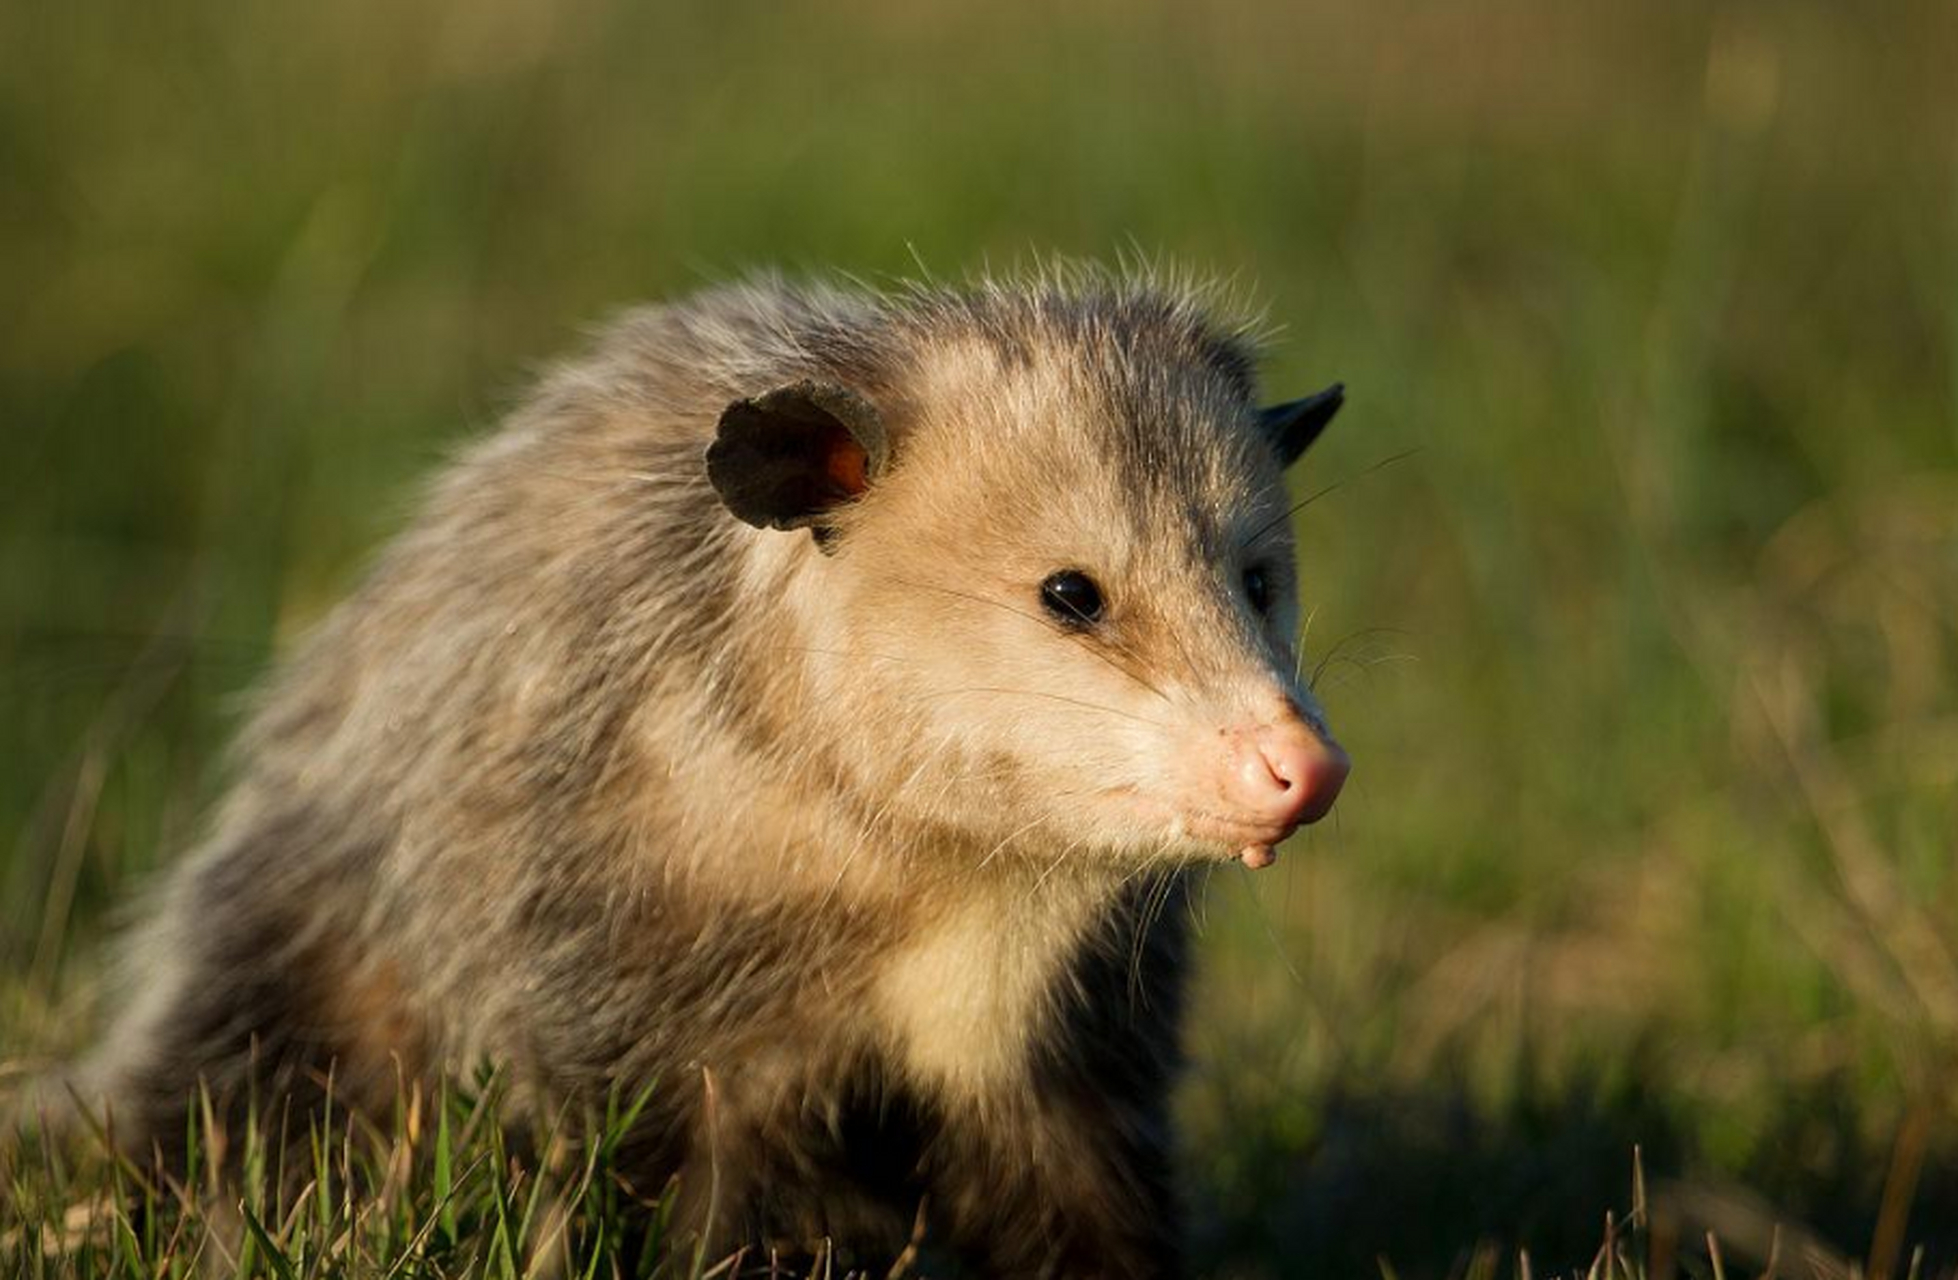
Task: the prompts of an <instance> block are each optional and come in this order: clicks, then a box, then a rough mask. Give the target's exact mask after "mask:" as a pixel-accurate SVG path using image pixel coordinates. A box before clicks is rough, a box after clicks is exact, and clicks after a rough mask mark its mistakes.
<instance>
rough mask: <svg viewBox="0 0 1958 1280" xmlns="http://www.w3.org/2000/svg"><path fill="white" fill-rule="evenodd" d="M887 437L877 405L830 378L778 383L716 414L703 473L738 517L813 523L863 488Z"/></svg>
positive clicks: (785, 524) (885, 451) (798, 525)
mask: <svg viewBox="0 0 1958 1280" xmlns="http://www.w3.org/2000/svg"><path fill="white" fill-rule="evenodd" d="M889 452H890V444H889V441H888V439H887V437H886V436H885V434H884V423H883V420H882V419H881V418H879V417H878V415H877V410H876V409H875V408H874V407H872V406H871V404H870V402H869V401H867V400H865V399H864V398H863V397H862V396H860V395H858V394H857V393H856V392H854V391H851V390H850V389H848V388H847V387H839V386H836V385H835V384H833V383H827V382H798V383H794V384H793V385H791V386H786V387H777V388H776V389H775V390H773V391H770V392H768V393H766V394H765V395H759V396H756V397H755V398H753V399H752V400H737V401H735V402H734V403H733V404H731V405H729V406H728V407H727V408H726V409H725V410H723V411H722V413H721V425H720V428H719V430H718V431H716V432H715V435H714V443H713V444H711V445H709V446H708V448H707V478H708V480H709V481H711V482H712V483H713V486H714V492H716V493H718V494H720V495H721V501H722V502H723V503H725V504H726V506H727V509H728V510H729V511H731V512H733V513H734V514H735V515H736V516H737V517H738V518H740V519H741V520H744V521H746V522H747V523H749V524H751V525H754V526H755V527H756V528H760V529H805V528H811V527H814V528H815V529H816V530H817V533H818V539H819V540H820V535H821V533H822V525H823V521H824V518H825V517H826V516H827V515H828V514H829V513H830V512H831V511H833V510H834V509H835V508H836V507H838V506H840V505H842V504H843V503H846V502H849V501H851V500H852V499H854V498H856V497H859V496H861V495H862V493H863V491H864V490H865V489H867V488H869V487H870V482H871V481H872V480H874V479H876V477H877V475H878V474H879V473H880V472H881V471H882V470H883V469H884V462H885V460H886V458H887V457H888V455H889Z"/></svg>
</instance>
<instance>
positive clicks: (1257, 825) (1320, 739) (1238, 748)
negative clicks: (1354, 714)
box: [1221, 717, 1353, 870]
mask: <svg viewBox="0 0 1958 1280" xmlns="http://www.w3.org/2000/svg"><path fill="white" fill-rule="evenodd" d="M1232 747H1233V750H1232V754H1231V755H1230V757H1229V758H1228V761H1227V764H1226V766H1225V770H1224V776H1223V778H1222V779H1221V782H1222V786H1221V790H1222V792H1223V798H1224V801H1225V803H1226V804H1227V805H1229V806H1230V807H1231V809H1232V810H1233V811H1234V813H1235V815H1236V817H1237V820H1238V821H1239V822H1241V823H1242V824H1243V825H1244V826H1245V827H1247V828H1251V829H1254V830H1258V831H1259V834H1258V835H1256V836H1254V838H1253V839H1252V840H1251V841H1250V842H1249V843H1247V844H1245V845H1244V847H1243V848H1242V849H1240V850H1239V852H1238V858H1239V860H1241V861H1242V862H1243V863H1244V865H1245V866H1247V867H1250V868H1252V869H1253V870H1256V869H1258V868H1260V867H1268V866H1270V865H1271V864H1272V863H1273V862H1274V861H1276V860H1277V857H1278V854H1277V845H1278V842H1279V841H1280V840H1283V839H1284V838H1285V837H1286V836H1288V835H1290V834H1291V833H1292V832H1293V831H1296V830H1297V829H1298V828H1299V827H1302V826H1304V825H1305V824H1306V823H1309V822H1317V821H1318V820H1319V819H1321V818H1323V817H1325V816H1326V815H1327V814H1328V813H1330V812H1332V807H1333V802H1334V801H1335V800H1337V799H1339V791H1340V788H1341V787H1343V786H1345V785H1346V775H1347V774H1349V773H1350V772H1352V769H1353V762H1352V760H1351V758H1350V757H1348V756H1347V754H1346V751H1345V749H1344V748H1342V747H1341V746H1340V745H1339V744H1338V743H1337V742H1335V741H1333V739H1332V738H1331V736H1329V735H1327V734H1325V733H1322V732H1318V731H1315V730H1314V729H1313V728H1312V727H1311V726H1310V725H1308V724H1306V723H1305V722H1304V721H1302V720H1299V719H1297V718H1294V717H1286V718H1285V719H1283V720H1280V721H1279V722H1277V723H1275V724H1264V725H1259V726H1258V727H1257V728H1255V729H1251V730H1247V731H1244V732H1242V733H1239V734H1236V735H1233V743H1232ZM1266 832H1268V833H1270V834H1269V835H1267V834H1264V833H1266Z"/></svg>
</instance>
